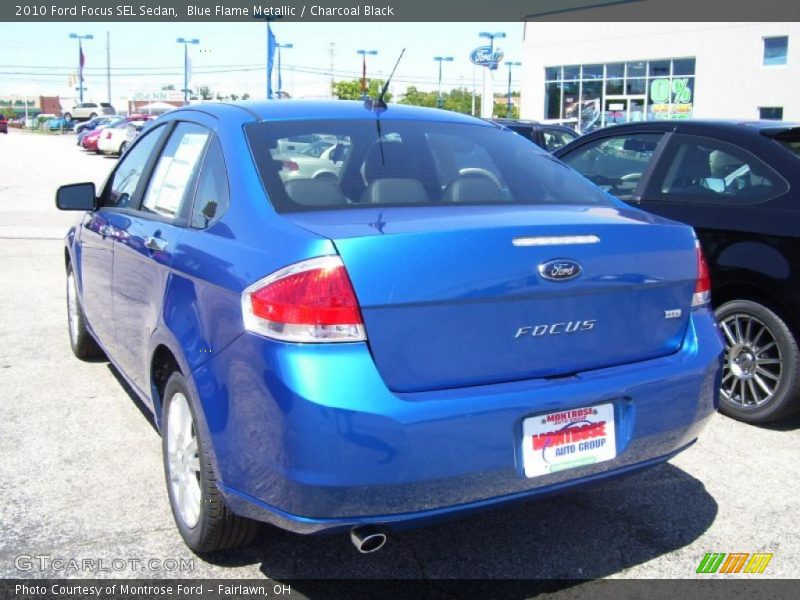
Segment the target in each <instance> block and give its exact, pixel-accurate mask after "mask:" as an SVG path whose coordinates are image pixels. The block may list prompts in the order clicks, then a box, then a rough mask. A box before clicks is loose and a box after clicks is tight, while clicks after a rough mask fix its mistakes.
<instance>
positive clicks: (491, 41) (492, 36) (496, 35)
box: [478, 31, 506, 71]
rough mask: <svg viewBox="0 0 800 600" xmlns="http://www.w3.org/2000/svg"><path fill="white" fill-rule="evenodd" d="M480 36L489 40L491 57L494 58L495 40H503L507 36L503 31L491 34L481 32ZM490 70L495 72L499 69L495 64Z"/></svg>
mask: <svg viewBox="0 0 800 600" xmlns="http://www.w3.org/2000/svg"><path fill="white" fill-rule="evenodd" d="M478 36H479V37H482V38H489V56H491V57H494V40H495V38H497V39H502V38H504V37H506V34H505V33H503V32H502V31H496V32H495V33H490V32H488V31H481V32H480V33H479V34H478ZM489 69H491V70H492V71H494V70H495V69H497V65H496V64H495V65H494V66H490V67H489Z"/></svg>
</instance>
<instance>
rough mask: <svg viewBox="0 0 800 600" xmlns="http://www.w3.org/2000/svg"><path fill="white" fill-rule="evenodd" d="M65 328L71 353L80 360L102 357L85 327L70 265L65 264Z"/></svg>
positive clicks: (84, 318) (97, 345)
mask: <svg viewBox="0 0 800 600" xmlns="http://www.w3.org/2000/svg"><path fill="white" fill-rule="evenodd" d="M67 330H68V332H69V344H70V346H71V347H72V353H73V354H74V355H75V356H77V357H78V358H80V359H81V360H93V359H97V358H102V357H103V350H102V349H101V348H100V345H99V344H98V343H97V341H95V339H94V338H93V337H92V334H91V333H89V330H88V329H87V328H86V317H85V316H84V314H83V306H82V305H81V299H80V296H79V295H78V287H77V284H76V282H75V273H74V272H73V270H72V265H71V264H70V265H68V266H67Z"/></svg>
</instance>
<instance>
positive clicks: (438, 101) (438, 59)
mask: <svg viewBox="0 0 800 600" xmlns="http://www.w3.org/2000/svg"><path fill="white" fill-rule="evenodd" d="M433 60H435V61H436V62H438V63H439V93H438V95H437V97H436V106H438V107H439V108H442V107H443V106H444V99H443V98H442V63H443V62H453V57H452V56H434V57H433Z"/></svg>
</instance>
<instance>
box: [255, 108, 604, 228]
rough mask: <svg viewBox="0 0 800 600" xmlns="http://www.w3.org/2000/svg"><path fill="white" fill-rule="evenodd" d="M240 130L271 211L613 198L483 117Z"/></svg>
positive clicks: (338, 121) (324, 122)
mask: <svg viewBox="0 0 800 600" xmlns="http://www.w3.org/2000/svg"><path fill="white" fill-rule="evenodd" d="M245 130H246V133H247V137H248V140H249V143H250V148H251V151H252V153H253V157H254V159H255V162H256V166H257V168H258V171H259V174H260V176H261V179H262V181H263V184H264V188H265V189H266V191H267V195H268V196H269V199H270V201H271V202H272V204H273V205H274V207H275V209H276V210H277V211H278V212H296V211H308V210H327V209H351V208H358V207H364V206H374V205H376V204H378V205H382V206H420V207H421V206H452V205H458V204H461V205H463V204H495V203H503V204H588V205H611V204H613V201H612V200H611V199H610V198H609V197H608V196H606V195H605V194H603V193H602V192H601V191H600V190H598V189H597V188H595V187H594V186H592V185H590V184H589V183H588V182H586V181H585V180H583V179H582V178H580V177H576V176H575V174H574V173H573V172H572V171H571V170H570V169H568V168H566V167H565V166H564V165H563V164H561V163H560V162H559V161H557V160H555V159H554V158H552V157H550V156H549V155H548V154H547V153H546V152H544V151H543V150H542V149H541V148H538V147H537V146H536V145H534V144H531V143H530V142H529V141H527V140H525V139H523V138H522V137H521V136H519V135H516V134H514V133H513V132H511V131H508V130H504V129H499V128H496V127H492V126H489V125H484V124H471V123H444V122H434V121H414V120H405V119H402V120H401V119H398V120H392V119H388V118H383V117H382V118H379V119H373V118H368V119H336V120H327V119H319V120H303V121H301V120H297V121H275V122H259V123H253V124H251V125H248V126H247V127H246V129H245ZM301 144H305V146H303V147H302V148H300V147H298V146H299V145H301ZM289 146H294V149H293V150H288V147H289ZM323 146H324V149H323V150H322V151H321V152H319V156H317V154H318V152H317V149H318V148H322V147H323ZM312 148H313V149H312Z"/></svg>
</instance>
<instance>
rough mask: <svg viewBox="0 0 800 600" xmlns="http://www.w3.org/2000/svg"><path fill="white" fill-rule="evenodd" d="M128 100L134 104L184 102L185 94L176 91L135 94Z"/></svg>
mask: <svg viewBox="0 0 800 600" xmlns="http://www.w3.org/2000/svg"><path fill="white" fill-rule="evenodd" d="M128 99H129V100H132V101H133V102H183V92H178V91H175V90H159V91H157V92H133V93H132V94H131V95H130V97H129V98H128Z"/></svg>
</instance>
